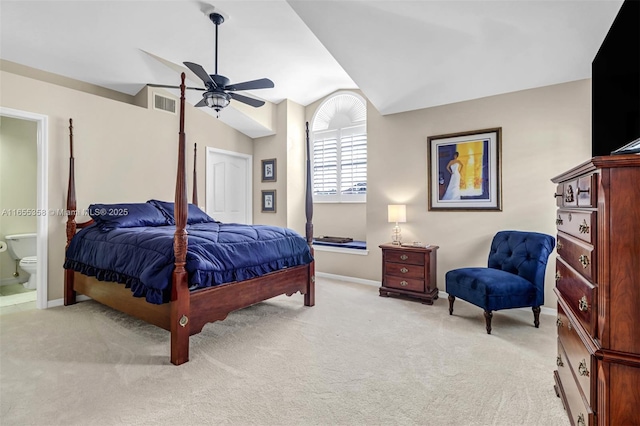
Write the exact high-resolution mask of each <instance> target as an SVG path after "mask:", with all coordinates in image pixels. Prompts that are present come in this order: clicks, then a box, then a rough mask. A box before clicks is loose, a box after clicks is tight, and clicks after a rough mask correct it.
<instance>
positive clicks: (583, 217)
mask: <svg viewBox="0 0 640 426" xmlns="http://www.w3.org/2000/svg"><path fill="white" fill-rule="evenodd" d="M556 225H557V227H558V231H562V232H564V233H565V234H569V235H573V236H574V237H577V238H579V239H581V240H583V241H586V242H588V243H590V244H594V241H595V238H596V230H595V229H594V227H595V225H596V212H581V211H569V210H558V214H557V216H556Z"/></svg>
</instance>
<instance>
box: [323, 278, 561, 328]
mask: <svg viewBox="0 0 640 426" xmlns="http://www.w3.org/2000/svg"><path fill="white" fill-rule="evenodd" d="M316 276H318V277H325V278H331V279H334V280H340V281H347V282H350V283H357V284H366V285H372V286H375V287H380V286H381V285H382V283H381V282H380V281H375V280H365V279H363V278H355V277H348V276H345V275H336V274H328V273H326V272H316ZM438 297H439V298H441V299H444V300H447V298H448V297H449V294H448V293H447V292H445V291H442V290H440V291H439V292H438ZM517 309H522V310H526V311H530V310H531V308H517ZM540 313H541V314H543V315H553V316H554V317H555V316H558V311H557V309H553V308H548V307H546V306H540Z"/></svg>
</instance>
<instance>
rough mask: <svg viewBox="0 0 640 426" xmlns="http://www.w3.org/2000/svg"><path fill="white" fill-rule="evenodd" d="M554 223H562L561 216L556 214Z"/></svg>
mask: <svg viewBox="0 0 640 426" xmlns="http://www.w3.org/2000/svg"><path fill="white" fill-rule="evenodd" d="M556 225H562V217H561V216H560V215H558V218H557V219H556Z"/></svg>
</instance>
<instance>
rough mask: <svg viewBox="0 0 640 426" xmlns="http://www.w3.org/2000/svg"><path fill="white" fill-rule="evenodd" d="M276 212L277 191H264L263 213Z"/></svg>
mask: <svg viewBox="0 0 640 426" xmlns="http://www.w3.org/2000/svg"><path fill="white" fill-rule="evenodd" d="M275 212H276V190H275V189H270V190H268V191H262V213H275Z"/></svg>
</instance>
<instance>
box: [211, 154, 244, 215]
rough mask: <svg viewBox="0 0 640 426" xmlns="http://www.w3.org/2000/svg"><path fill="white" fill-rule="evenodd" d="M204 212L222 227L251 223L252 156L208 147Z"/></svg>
mask: <svg viewBox="0 0 640 426" xmlns="http://www.w3.org/2000/svg"><path fill="white" fill-rule="evenodd" d="M206 167H207V173H206V181H205V192H206V196H207V198H206V211H207V213H208V214H209V216H211V217H213V218H214V219H215V220H219V221H220V222H225V223H246V224H251V223H253V214H252V202H251V200H252V198H251V194H252V190H251V189H252V187H251V184H252V173H251V171H252V156H251V155H247V154H239V153H237V152H232V151H225V150H221V149H215V148H209V147H207V161H206Z"/></svg>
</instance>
